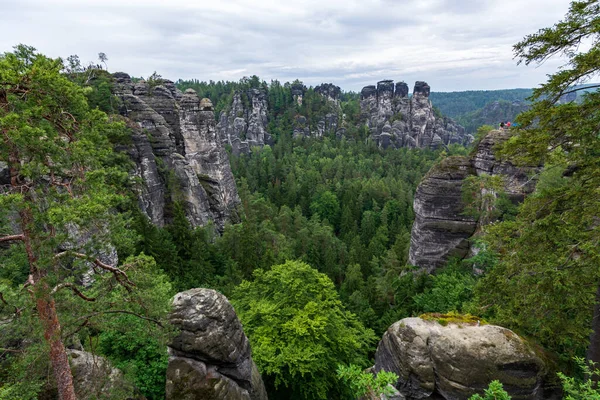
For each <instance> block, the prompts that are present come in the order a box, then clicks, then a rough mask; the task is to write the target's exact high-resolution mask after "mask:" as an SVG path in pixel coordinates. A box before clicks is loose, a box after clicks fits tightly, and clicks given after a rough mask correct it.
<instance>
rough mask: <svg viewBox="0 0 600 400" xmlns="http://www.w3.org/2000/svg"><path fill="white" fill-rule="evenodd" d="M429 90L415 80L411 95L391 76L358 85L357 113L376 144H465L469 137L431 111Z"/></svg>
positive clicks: (471, 138) (426, 145) (426, 86)
mask: <svg viewBox="0 0 600 400" xmlns="http://www.w3.org/2000/svg"><path fill="white" fill-rule="evenodd" d="M429 93H430V88H429V85H428V84H427V83H425V82H420V81H419V82H416V83H415V87H414V90H413V95H412V97H409V96H408V85H407V84H406V83H404V82H398V83H396V85H394V81H392V80H383V81H380V82H378V83H377V86H373V85H370V86H365V87H364V88H363V89H362V91H361V95H360V109H361V116H362V118H363V120H365V122H366V124H367V126H368V127H369V129H370V130H371V132H372V134H373V138H374V139H375V141H376V142H377V144H378V145H379V146H381V147H384V148H387V147H389V146H392V147H395V148H399V147H419V148H437V147H439V146H442V145H449V144H452V143H459V144H463V145H468V144H469V143H470V142H471V141H472V140H473V136H471V135H468V134H466V133H465V131H464V129H463V128H462V127H461V126H460V125H458V124H457V123H456V122H454V121H453V120H451V119H450V118H446V117H439V116H436V115H435V113H434V110H433V106H432V104H431V101H429Z"/></svg>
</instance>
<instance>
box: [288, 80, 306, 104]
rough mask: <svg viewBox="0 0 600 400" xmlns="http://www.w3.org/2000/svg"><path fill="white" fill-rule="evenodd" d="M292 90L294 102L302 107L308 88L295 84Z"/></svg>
mask: <svg viewBox="0 0 600 400" xmlns="http://www.w3.org/2000/svg"><path fill="white" fill-rule="evenodd" d="M290 89H291V92H292V97H293V98H294V102H295V103H296V104H298V106H299V107H300V106H302V98H303V97H304V93H306V86H304V85H303V84H302V83H300V82H294V83H292V86H291V88H290Z"/></svg>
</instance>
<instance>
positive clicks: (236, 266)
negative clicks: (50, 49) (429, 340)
mask: <svg viewBox="0 0 600 400" xmlns="http://www.w3.org/2000/svg"><path fill="white" fill-rule="evenodd" d="M598 21H600V6H599V5H597V4H596V3H595V2H592V1H583V2H574V3H573V5H572V6H571V10H570V12H569V14H568V16H567V18H566V19H565V20H564V21H562V22H560V23H559V24H557V25H556V26H554V27H553V28H548V29H545V30H541V31H539V32H538V33H536V34H533V35H530V36H527V37H526V38H524V39H523V41H521V42H520V43H518V44H517V45H515V48H514V50H515V54H516V56H517V57H518V58H519V59H521V60H523V62H525V63H526V64H529V63H538V62H543V61H544V60H545V59H546V58H547V57H548V56H551V55H553V54H555V53H556V52H557V51H563V52H564V53H565V54H566V55H567V64H566V65H565V66H564V67H563V68H562V69H561V70H560V71H559V72H558V73H556V74H554V75H552V76H550V77H549V79H548V81H547V82H546V83H545V84H543V85H542V86H541V87H540V88H537V89H534V90H533V91H530V90H528V89H518V90H513V91H501V94H502V96H503V98H504V99H505V100H507V101H521V100H523V99H524V98H525V97H528V96H533V97H532V98H531V101H532V103H531V107H530V108H529V109H528V110H527V111H525V112H523V113H522V114H521V115H520V116H519V118H518V122H519V124H520V127H519V128H518V129H514V130H512V131H511V133H512V135H511V138H510V139H509V140H508V141H507V142H506V143H505V144H504V145H503V146H502V148H500V149H498V151H499V155H501V156H502V157H506V158H507V159H510V160H511V161H512V162H515V163H522V164H525V165H543V166H544V168H543V170H542V172H540V173H539V174H537V175H536V176H535V177H531V178H532V179H536V180H537V187H536V189H535V191H534V192H533V193H532V194H531V195H529V196H528V197H527V198H526V199H525V200H524V202H523V203H522V204H520V205H518V206H517V205H516V204H512V203H509V202H507V200H506V196H503V195H502V193H501V187H502V184H501V182H499V181H498V179H494V178H493V177H488V176H481V177H474V178H473V179H471V180H470V181H468V182H467V184H466V185H465V186H464V187H465V191H464V198H463V201H464V202H465V203H466V205H467V211H468V212H471V213H472V216H475V217H476V218H477V219H479V221H480V222H482V225H481V226H480V227H479V229H478V231H477V236H476V238H475V239H474V242H475V244H476V248H477V249H478V251H477V252H476V254H475V255H473V256H472V257H471V258H467V259H464V260H457V259H453V260H451V261H450V262H449V263H448V265H447V266H446V267H444V268H443V269H441V270H439V271H437V272H436V273H435V274H433V275H428V274H424V273H419V272H418V269H417V268H415V267H414V266H410V265H407V253H408V248H409V245H410V231H411V226H412V223H413V220H414V212H413V208H412V207H413V197H414V193H415V190H416V187H417V185H418V184H419V182H420V181H421V179H422V178H423V177H424V176H425V175H426V174H427V171H428V170H429V169H430V168H431V166H432V165H434V164H435V163H436V162H439V161H440V160H443V159H444V158H446V157H448V156H451V155H467V154H469V152H471V151H472V149H466V148H463V147H460V146H451V147H449V148H447V149H444V150H436V151H431V150H427V149H406V148H402V149H391V148H390V149H381V148H379V147H378V146H376V144H375V143H374V142H373V141H372V140H371V139H370V132H369V131H368V130H367V129H366V128H365V127H364V126H363V124H362V123H361V121H360V110H359V104H358V96H357V94H356V93H352V92H348V93H343V94H342V97H341V103H340V108H341V110H342V111H343V113H344V114H345V115H346V118H345V119H344V128H346V134H345V135H344V137H342V138H338V137H336V136H335V134H334V133H330V134H329V135H325V136H324V137H322V138H301V139H294V138H293V137H292V124H293V121H294V118H296V116H297V115H303V116H305V117H307V119H308V120H309V121H310V123H313V124H314V123H316V122H317V121H318V120H319V118H320V117H322V116H323V115H324V114H325V113H327V112H330V111H331V107H332V106H331V104H329V103H328V102H327V101H326V100H325V99H323V98H322V97H321V96H319V95H318V94H317V93H315V91H314V89H313V88H307V91H306V95H305V96H304V99H303V104H302V105H301V106H298V105H297V104H296V103H295V102H294V101H293V98H292V94H291V87H292V85H294V84H300V82H297V81H296V82H292V83H283V84H282V83H280V82H279V81H271V82H270V83H266V82H265V81H262V80H261V79H260V78H259V77H257V76H252V77H250V78H245V79H242V80H241V81H240V82H235V83H232V82H222V81H221V82H208V83H207V82H201V81H179V82H177V85H178V87H179V88H180V89H182V90H183V89H187V88H192V89H194V90H195V91H196V92H197V93H198V94H199V96H200V97H209V98H211V99H212V102H213V103H214V104H215V106H216V113H215V114H216V117H217V118H218V114H219V113H220V112H222V111H224V110H226V108H227V107H228V105H229V104H230V102H231V99H232V98H233V95H234V93H235V92H236V91H238V92H240V93H242V96H244V94H243V93H244V92H247V91H248V90H249V89H252V88H262V89H264V90H265V91H266V93H267V96H268V103H269V126H268V129H269V132H270V133H271V134H272V135H273V137H274V138H275V143H274V144H273V146H264V147H262V148H253V149H252V152H251V153H250V154H241V155H240V156H233V155H231V157H230V164H231V168H232V171H233V174H234V176H235V180H236V184H237V188H238V192H239V195H240V198H241V205H240V209H239V210H238V211H239V215H240V219H241V220H240V221H239V222H238V223H235V224H233V223H232V224H228V225H226V226H225V228H224V229H223V231H222V232H218V231H217V230H216V229H215V228H214V227H213V226H211V225H209V226H205V227H201V228H196V229H192V227H191V225H190V222H189V221H188V220H187V219H186V217H185V213H184V209H183V205H182V204H179V203H178V202H172V203H171V204H170V205H169V207H170V209H169V210H168V211H169V213H170V215H172V216H173V219H172V223H170V224H168V225H167V226H164V227H157V226H154V225H152V224H151V223H150V222H149V220H148V218H147V217H146V216H145V215H144V214H143V213H142V212H141V211H140V209H139V208H138V204H137V198H136V194H135V185H136V182H135V181H133V180H131V179H129V172H130V171H131V168H132V161H131V160H130V159H129V158H128V157H127V154H126V152H125V151H124V150H123V149H126V148H127V146H130V145H131V130H130V127H128V125H127V121H126V120H125V119H124V118H123V117H121V116H120V115H118V114H117V112H116V111H117V110H118V109H119V100H118V99H117V98H116V97H115V96H114V95H113V93H112V91H113V89H112V84H113V82H112V77H111V75H110V74H109V73H108V72H107V71H105V70H103V69H102V68H101V67H100V66H95V67H83V66H81V63H80V62H79V60H78V59H77V58H74V57H70V58H68V59H67V62H65V61H63V60H61V59H51V58H48V57H45V56H43V55H41V54H39V53H37V52H36V51H35V49H33V48H31V47H28V46H23V45H20V46H17V47H15V49H14V51H12V52H6V53H4V54H2V55H0V128H1V130H2V139H3V142H2V146H0V162H1V163H2V166H3V167H4V166H9V173H8V177H6V179H8V181H10V184H6V185H4V186H3V187H2V189H1V191H0V265H1V267H0V399H2V400H5V399H6V400H8V399H24V400H26V399H36V398H42V399H45V398H55V397H56V396H57V393H58V392H61V396H63V392H62V390H63V389H64V388H65V387H66V388H67V389H68V382H66V380H68V377H70V375H71V373H70V369H69V368H70V367H69V363H68V359H67V358H66V357H62V358H61V354H63V353H64V352H65V347H66V346H77V347H82V348H84V349H86V350H88V351H92V352H96V353H98V354H101V355H103V356H105V357H106V358H107V359H109V360H110V361H111V362H112V363H113V364H114V365H115V366H117V367H118V368H120V369H121V370H122V371H123V372H124V373H125V376H126V378H127V379H128V380H130V381H131V382H132V383H133V384H135V387H136V388H137V389H136V390H137V394H138V395H139V396H143V397H145V398H147V399H162V398H164V395H165V370H166V366H167V360H168V355H167V349H166V344H167V343H168V341H169V340H170V338H172V336H173V334H174V332H173V331H172V329H170V328H169V325H168V323H167V322H166V321H167V315H168V312H169V309H170V301H171V299H172V297H173V295H174V294H175V293H177V292H179V291H183V290H186V289H190V288H195V287H209V288H215V289H217V290H219V291H220V292H222V293H224V294H225V295H227V296H228V297H229V298H230V299H231V301H232V304H233V305H234V307H235V309H236V311H237V313H238V315H239V317H240V319H241V321H242V323H243V324H244V328H245V329H246V333H247V335H248V337H249V340H250V343H251V345H252V347H253V357H254V359H255V361H256V363H257V365H258V367H259V369H260V371H261V373H262V376H263V379H264V381H265V384H266V386H267V391H268V393H269V397H270V398H272V399H346V398H353V397H355V395H356V393H357V391H356V390H357V389H355V385H353V382H350V383H349V382H348V379H339V377H338V375H337V374H336V371H341V372H342V373H341V376H342V378H343V377H344V376H347V374H350V376H354V377H355V376H356V375H352V374H351V372H352V371H355V373H360V368H366V367H368V366H371V365H373V360H372V357H373V354H374V351H375V348H376V345H377V341H378V339H379V338H380V337H381V335H382V333H383V332H384V331H385V330H386V329H387V328H388V327H389V326H390V325H391V324H392V323H394V322H396V321H398V320H399V319H401V318H404V317H407V316H419V315H421V314H423V313H449V312H452V313H456V314H461V313H471V314H473V315H476V316H477V317H472V316H471V318H481V320H485V321H487V322H490V323H494V324H501V325H502V326H505V327H508V328H510V329H513V330H514V331H515V332H517V333H519V334H520V335H522V336H524V337H525V338H526V339H527V341H528V343H529V345H530V347H531V348H532V349H535V351H538V352H540V354H543V357H544V359H545V360H547V362H548V367H549V368H550V369H552V370H553V372H557V373H558V375H556V376H557V377H559V378H560V379H561V380H562V382H563V387H564V391H565V395H570V396H572V397H571V398H588V399H593V398H598V390H597V388H596V386H595V384H594V383H592V382H591V381H587V382H586V381H582V380H581V379H579V378H580V377H581V378H583V379H587V378H590V377H591V375H592V373H591V371H590V370H589V367H588V366H587V365H586V363H585V361H582V359H583V358H587V360H589V361H592V362H600V322H599V321H600V305H599V299H600V286H599V284H598V282H600V269H599V268H598V266H599V265H600V252H599V251H598V249H599V246H598V245H599V244H600V243H599V240H600V235H599V229H600V224H599V223H598V215H597V214H598V210H599V209H600V206H599V204H600V197H599V196H600V194H599V191H598V188H599V187H600V181H599V180H600V163H599V161H598V160H599V158H598V155H600V140H599V138H598V126H600V115H599V113H598V110H599V109H600V108H599V107H598V105H599V104H600V93H598V92H594V91H590V92H589V93H588V94H587V95H585V96H583V97H582V99H581V101H578V102H561V101H560V99H561V97H562V96H564V95H565V94H568V92H570V91H571V90H573V89H572V88H573V85H575V84H578V83H581V80H582V78H585V77H589V76H592V75H593V74H594V73H596V71H597V68H598V65H599V61H598V53H599V52H598V47H599V44H598V43H599V42H598V41H597V40H596V41H595V42H594V44H593V45H592V48H591V50H589V51H585V52H579V51H578V45H579V42H580V40H581V38H582V37H584V38H585V37H591V38H592V39H598V37H599V36H600V32H599V31H598V26H600V25H599V24H598ZM152 79H157V80H158V79H160V77H159V76H157V75H155V76H154V77H153V78H152ZM461 93H462V94H461ZM497 95H498V93H496V94H494V92H493V91H472V92H457V93H452V94H441V93H432V96H431V98H432V101H433V103H434V104H435V105H436V106H437V107H439V108H440V109H441V110H442V112H444V113H445V114H448V115H454V116H459V115H461V114H463V115H464V113H466V112H467V113H468V112H472V110H473V109H474V108H480V107H483V106H484V105H485V104H486V103H488V102H489V101H491V100H497V97H496V96H497ZM246 100H247V98H246ZM501 104H510V103H501ZM473 115H474V114H473ZM473 128H474V126H473ZM489 129H490V127H483V128H480V129H479V130H478V139H481V137H482V136H483V135H485V133H486V132H488V131H489ZM483 202H485V204H484V203H483ZM484 206H485V207H484ZM483 221H488V222H491V223H489V224H487V225H483ZM82 237H84V238H85V239H83V240H81V238H82ZM80 242H82V243H80ZM75 245H77V246H75ZM79 248H82V250H81V251H79V250H74V249H79ZM115 252H116V254H118V258H119V260H120V261H119V263H118V264H117V265H112V264H111V263H110V262H108V261H103V260H102V259H101V258H100V257H99V256H98V257H96V255H98V254H100V255H104V256H107V255H108V256H111V255H113V253H115ZM90 254H94V256H92V255H90ZM89 274H91V275H92V276H93V278H92V279H90V281H89V282H88V283H87V284H86V285H85V286H84V285H82V284H81V281H82V280H83V279H88V278H87V277H88V276H89ZM453 315H454V314H453ZM307 332H310V334H308V333H307ZM315 355H318V356H315ZM345 365H351V366H349V367H345ZM592 369H593V367H592ZM50 370H54V371H55V375H56V376H57V377H58V378H57V381H56V382H55V381H54V379H53V378H51V377H50V376H51V373H50ZM580 371H583V372H584V374H581V372H580ZM565 373H566V374H569V375H575V376H576V378H570V377H568V376H567V375H565ZM338 374H339V372H338ZM344 374H346V375H344ZM577 374H579V375H577ZM63 379H64V380H65V381H63ZM356 379H357V378H356ZM354 383H355V382H354ZM485 395H486V396H487V397H486V398H496V396H502V397H498V398H507V397H506V396H505V395H506V394H505V393H503V392H502V386H501V385H500V384H499V382H493V383H492V385H490V388H489V389H488V390H487V391H486V393H485ZM120 396H121V397H120ZM108 397H111V398H117V399H118V398H122V394H121V393H118V392H116V391H115V392H114V393H111V394H110V396H108ZM63 398H74V397H68V396H65V397H63ZM477 398H481V397H477Z"/></svg>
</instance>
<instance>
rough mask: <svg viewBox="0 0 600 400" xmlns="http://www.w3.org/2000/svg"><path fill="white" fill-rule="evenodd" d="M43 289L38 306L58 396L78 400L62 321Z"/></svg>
mask: <svg viewBox="0 0 600 400" xmlns="http://www.w3.org/2000/svg"><path fill="white" fill-rule="evenodd" d="M38 284H42V282H38ZM46 289H47V288H46ZM42 291H44V292H45V293H44V294H42V296H40V297H39V298H38V299H37V301H36V306H37V311H38V314H39V317H40V321H41V322H42V326H43V327H44V338H46V341H47V342H48V344H49V345H50V362H51V363H52V369H53V370H54V377H55V378H56V384H57V387H58V397H59V398H60V400H77V397H75V388H74V387H73V376H72V375H71V367H70V366H69V357H68V356H67V351H66V350H65V346H64V344H63V342H62V339H61V337H60V323H59V322H58V315H57V313H56V306H55V304H54V299H52V298H51V297H50V296H49V295H48V294H47V291H46V290H44V288H42Z"/></svg>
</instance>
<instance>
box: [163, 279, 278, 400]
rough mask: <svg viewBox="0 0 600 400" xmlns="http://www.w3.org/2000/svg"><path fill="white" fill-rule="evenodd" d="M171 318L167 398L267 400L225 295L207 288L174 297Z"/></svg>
mask: <svg viewBox="0 0 600 400" xmlns="http://www.w3.org/2000/svg"><path fill="white" fill-rule="evenodd" d="M170 322H171V324H173V325H174V326H175V327H177V328H179V329H180V333H179V335H178V336H176V337H175V338H174V339H173V341H172V343H171V344H170V346H169V365H168V367H167V388H166V393H167V395H166V398H167V399H168V400H169V399H172V400H180V399H187V400H195V399H198V400H200V399H203V400H238V399H239V400H241V399H244V400H266V399H267V394H266V391H265V387H264V384H263V381H262V378H261V377H260V374H259V372H258V369H257V368H256V365H255V364H254V361H252V357H251V350H250V343H249V342H248V339H247V338H246V335H245V334H244V331H243V328H242V324H241V323H240V321H239V319H238V318H237V315H236V314H235V311H234V310H233V307H232V306H231V304H229V301H227V298H225V296H223V295H222V294H220V293H218V292H216V291H214V290H211V289H191V290H188V291H185V292H181V293H178V294H177V295H175V298H174V300H173V311H172V313H171V317H170Z"/></svg>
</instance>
